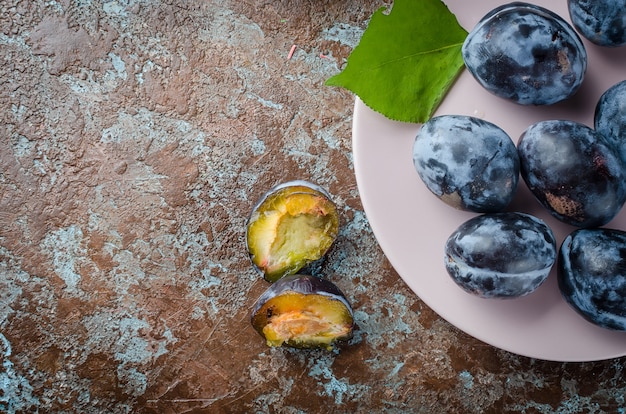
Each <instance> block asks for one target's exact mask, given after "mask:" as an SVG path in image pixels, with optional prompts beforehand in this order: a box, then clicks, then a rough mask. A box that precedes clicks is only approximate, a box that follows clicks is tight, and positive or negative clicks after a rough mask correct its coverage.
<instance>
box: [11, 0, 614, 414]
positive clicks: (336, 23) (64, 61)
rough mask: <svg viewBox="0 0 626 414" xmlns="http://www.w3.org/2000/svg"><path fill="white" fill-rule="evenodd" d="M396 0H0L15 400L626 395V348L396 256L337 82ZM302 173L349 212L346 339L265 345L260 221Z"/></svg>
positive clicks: (372, 400)
mask: <svg viewBox="0 0 626 414" xmlns="http://www.w3.org/2000/svg"><path fill="white" fill-rule="evenodd" d="M387 4H389V2H387ZM381 6H385V3H384V2H382V1H375V0H365V1H361V0H359V1H356V0H350V1H341V0H308V1H305V0H291V1H288V0H275V1H272V2H265V1H262V0H246V1H240V0H236V1H235V0H188V1H184V2H181V1H177V0H163V1H158V0H119V1H106V0H92V1H70V0H58V1H55V0H46V1H44V0H28V1H26V0H23V1H18V0H5V1H2V2H1V3H0V50H1V55H0V56H1V59H2V64H1V65H0V103H1V106H0V107H1V108H2V111H1V112H0V362H1V365H0V412H8V413H26V412H29V413H30V412H42V413H47V412H57V413H59V412H63V413H104V412H107V413H129V412H142V413H182V412H191V413H204V412H206V413H266V412H270V413H271V412H281V413H293V414H295V413H317V412H324V413H353V412H368V411H370V412H387V413H407V412H412V413H444V412H451V413H453V412H459V413H483V412H492V413H502V412H525V413H601V412H610V413H615V412H622V413H623V412H624V407H625V406H626V402H625V400H624V398H625V397H624V395H625V394H626V383H625V381H624V376H625V375H626V372H624V368H625V366H626V359H624V358H621V359H615V360H610V361H603V362H596V363H583V364H573V363H564V364H562V363H552V362H545V361H538V360H532V359H528V358H523V357H519V356H516V355H513V354H509V353H507V352H504V351H501V350H498V349H495V348H492V347H490V346H487V345H485V344H483V343H481V342H479V341H477V340H475V339H473V338H471V337H469V336H467V335H465V334H464V333H462V332H460V331H459V330H457V329H455V328H454V327H452V326H450V325H449V324H447V323H446V322H445V321H443V320H441V319H440V318H439V317H438V316H437V315H436V314H434V313H433V312H432V311H431V310H430V309H429V308H428V307H426V306H425V305H424V304H423V303H422V302H421V301H420V300H419V299H418V298H417V297H416V296H415V295H414V294H413V293H412V292H411V291H410V290H409V289H408V288H407V287H406V286H405V285H404V284H403V282H402V281H401V280H400V279H399V277H398V275H397V274H396V273H395V272H394V271H393V269H392V268H391V267H390V265H389V263H388V262H387V261H386V259H385V257H384V256H383V254H382V252H381V250H380V249H379V247H378V245H377V244H376V241H375V238H374V235H373V234H372V231H371V229H370V228H369V226H368V222H367V219H366V217H365V215H364V213H363V209H362V207H361V204H360V201H359V196H358V191H357V188H356V183H355V178H354V173H353V165H352V155H351V135H350V134H351V122H352V105H353V96H352V95H350V94H349V93H348V92H346V91H343V90H340V89H335V88H330V87H326V86H324V85H323V83H324V81H325V80H326V79H327V78H328V77H329V76H331V75H333V74H335V73H337V72H338V71H339V70H340V68H342V67H343V65H344V64H345V59H346V58H347V56H348V55H349V53H350V51H351V50H352V49H353V48H354V46H355V45H356V44H357V43H358V40H359V38H360V35H361V34H362V32H363V30H364V28H365V27H366V24H367V21H368V18H369V16H371V14H372V13H373V12H374V10H376V9H378V8H379V7H381ZM293 45H296V48H295V49H294V50H293V54H292V55H291V56H290V51H291V49H292V46H293ZM296 178H297V179H308V180H311V181H314V182H316V183H318V184H320V185H322V186H323V187H325V188H326V189H327V190H329V191H330V192H331V193H332V194H333V196H334V198H335V201H336V203H337V205H338V208H339V211H340V213H341V220H342V230H341V233H340V236H339V239H338V241H337V243H336V245H335V246H334V247H333V249H332V251H331V252H330V254H329V255H328V257H327V258H326V260H325V261H323V262H322V263H319V264H318V265H317V266H316V267H315V268H313V269H311V272H316V273H319V274H322V275H324V276H326V277H328V278H329V279H331V280H332V281H334V282H335V283H336V284H337V285H338V286H339V287H340V288H341V289H342V290H343V291H344V292H345V293H346V295H347V296H348V298H349V299H350V301H351V302H352V304H353V307H354V308H355V318H356V322H357V324H358V329H357V331H356V334H355V336H354V338H353V339H352V340H351V342H350V343H348V344H346V345H345V346H342V347H341V348H340V349H339V350H338V351H336V352H326V351H298V350H290V349H270V348H268V347H267V346H266V345H265V344H264V342H263V341H262V340H261V338H260V337H259V336H258V335H257V334H256V332H255V331H254V330H253V329H252V327H251V326H250V324H249V314H248V312H249V309H250V307H251V306H252V304H253V303H254V300H255V298H256V297H258V295H260V293H261V292H262V291H263V290H264V289H265V288H266V287H267V285H266V283H265V282H264V281H263V280H261V279H260V277H259V276H258V275H257V274H255V273H254V271H253V270H252V268H251V266H250V263H249V261H248V258H247V255H246V253H245V247H244V223H245V220H246V218H247V215H248V214H249V211H250V208H251V206H252V205H253V204H254V202H255V201H256V200H257V198H258V197H259V196H260V195H261V194H262V193H263V192H264V191H266V190H267V189H268V188H269V187H271V186H272V185H274V184H276V183H279V182H282V181H286V180H289V179H296Z"/></svg>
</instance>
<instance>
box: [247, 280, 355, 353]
mask: <svg viewBox="0 0 626 414" xmlns="http://www.w3.org/2000/svg"><path fill="white" fill-rule="evenodd" d="M251 322H252V326H253V327H254V329H256V331H257V332H258V333H259V334H260V335H261V336H262V337H263V338H265V340H266V342H267V345H268V346H272V347H277V346H288V347H294V348H324V349H329V350H330V349H332V348H333V347H334V346H335V345H336V344H337V343H338V342H339V341H345V340H348V339H350V338H351V337H352V333H353V329H354V316H353V311H352V307H351V305H350V302H348V299H347V298H346V296H345V295H344V294H343V292H342V291H341V290H340V289H339V288H338V287H337V286H336V285H335V284H334V283H332V282H331V281H330V280H328V279H322V278H320V277H315V276H311V275H301V274H297V275H289V276H285V277H283V278H282V279H280V280H278V281H277V282H275V283H273V284H271V285H270V287H269V288H268V289H267V290H266V291H265V292H264V293H263V294H262V295H261V296H260V297H259V299H258V301H257V302H256V304H255V305H254V307H253V310H252V316H251Z"/></svg>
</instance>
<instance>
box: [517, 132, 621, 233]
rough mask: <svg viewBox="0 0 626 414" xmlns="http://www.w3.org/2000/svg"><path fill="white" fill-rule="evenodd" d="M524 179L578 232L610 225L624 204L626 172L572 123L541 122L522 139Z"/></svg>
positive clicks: (596, 136)
mask: <svg viewBox="0 0 626 414" xmlns="http://www.w3.org/2000/svg"><path fill="white" fill-rule="evenodd" d="M517 148H518V152H519V156H520V163H521V175H522V178H523V179H524V181H525V182H526V185H527V186H528V188H529V189H530V191H531V192H532V193H533V195H534V196H535V197H536V198H537V200H538V201H539V202H540V203H541V204H542V205H543V206H544V207H546V208H547V209H548V211H549V212H550V213H551V214H552V215H553V216H554V217H556V218H557V219H559V220H561V221H563V222H564V223H567V224H571V225H574V226H578V227H596V226H602V225H604V224H606V223H608V222H609V221H610V220H612V219H613V217H615V215H616V214H617V213H618V212H619V211H620V209H621V208H622V206H623V204H624V202H625V201H626V181H625V180H626V177H625V175H626V171H625V169H624V166H623V163H622V161H621V159H620V157H619V155H618V153H617V151H616V150H615V148H614V147H613V146H612V145H610V144H609V142H608V141H607V140H606V139H605V138H604V137H603V136H602V135H601V134H600V133H598V132H597V131H595V130H593V129H592V128H589V127H588V126H586V125H583V124H580V123H576V122H573V121H563V120H552V121H541V122H538V123H536V124H534V125H531V126H530V127H529V128H528V129H527V130H526V131H525V132H524V133H523V134H522V136H521V137H520V139H519V142H518V145H517Z"/></svg>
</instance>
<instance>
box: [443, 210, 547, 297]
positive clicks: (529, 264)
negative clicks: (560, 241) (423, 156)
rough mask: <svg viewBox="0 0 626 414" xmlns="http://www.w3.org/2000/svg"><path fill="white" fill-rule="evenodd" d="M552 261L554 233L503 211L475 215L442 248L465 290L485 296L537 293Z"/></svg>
mask: <svg viewBox="0 0 626 414" xmlns="http://www.w3.org/2000/svg"><path fill="white" fill-rule="evenodd" d="M555 260H556V239H555V237H554V233H553V232H552V230H551V229H550V227H548V226H547V225H546V224H545V223H544V222H543V221H542V220H541V219H539V218H537V217H534V216H531V215H529V214H526V213H519V212H503V213H493V214H484V215H480V216H477V217H473V218H471V219H469V220H468V221H466V222H464V223H463V224H461V225H460V226H459V227H458V228H457V229H456V230H455V231H454V232H453V233H452V234H451V235H450V237H449V238H448V240H447V242H446V245H445V259H444V261H445V266H446V270H447V271H448V274H449V275H450V276H451V277H452V280H454V282H455V283H456V284H457V285H459V286H460V287H461V288H462V289H464V290H465V291H467V292H469V293H471V294H474V295H477V296H480V297H483V298H500V299H506V298H516V297H521V296H525V295H528V294H530V293H531V292H533V291H535V290H536V289H537V288H538V287H539V286H540V285H541V284H542V283H543V282H544V281H545V280H546V279H547V277H548V275H549V273H550V270H551V269H552V266H553V265H554V262H555Z"/></svg>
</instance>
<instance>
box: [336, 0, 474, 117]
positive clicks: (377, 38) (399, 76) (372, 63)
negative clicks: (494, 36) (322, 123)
mask: <svg viewBox="0 0 626 414" xmlns="http://www.w3.org/2000/svg"><path fill="white" fill-rule="evenodd" d="M384 11H385V8H384V7H382V8H380V9H378V10H377V11H376V12H375V13H374V14H373V15H372V18H371V20H370V23H369V24H368V26H367V29H366V30H365V32H364V33H363V36H362V37H361V40H360V42H359V44H358V45H357V47H355V48H354V50H353V51H352V53H351V54H350V56H349V57H348V63H347V65H346V67H345V69H344V70H343V71H341V72H340V73H338V74H337V75H335V76H333V77H331V78H330V79H328V80H327V81H326V85H330V86H340V87H343V88H346V89H348V90H350V91H352V92H353V93H354V94H356V95H357V96H358V97H359V98H361V100H362V101H363V102H364V103H365V104H366V105H367V106H369V107H370V108H372V109H373V110H374V111H377V112H380V113H381V114H383V115H384V116H386V117H387V118H389V119H393V120H397V121H404V122H414V123H423V122H426V121H427V120H428V119H430V117H431V116H432V114H433V113H434V112H435V110H436V109H437V107H438V106H439V104H440V103H441V101H442V100H443V98H444V96H445V94H446V93H447V92H448V90H449V89H450V88H451V87H452V84H453V83H454V80H455V79H456V77H457V76H458V74H459V73H460V72H461V70H462V69H463V67H464V64H463V57H462V56H461V46H462V45H463V41H464V40H465V38H466V37H467V34H468V33H467V31H466V30H465V29H463V28H462V27H461V26H460V25H459V23H458V21H457V19H456V16H455V15H454V14H453V13H452V12H451V11H450V10H449V9H448V7H447V6H446V5H445V4H444V3H442V2H441V0H395V2H394V4H393V8H392V9H391V12H389V13H388V14H385V12H384Z"/></svg>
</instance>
